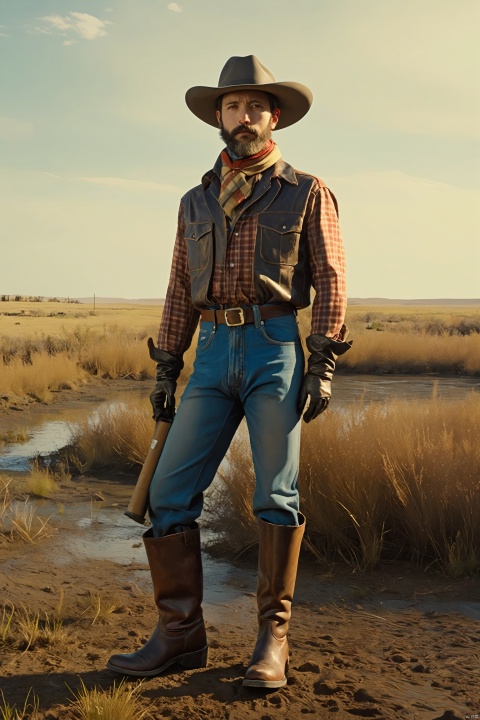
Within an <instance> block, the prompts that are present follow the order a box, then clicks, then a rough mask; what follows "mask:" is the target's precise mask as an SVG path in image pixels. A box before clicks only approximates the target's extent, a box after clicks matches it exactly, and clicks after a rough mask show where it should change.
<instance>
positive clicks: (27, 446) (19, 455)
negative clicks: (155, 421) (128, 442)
mask: <svg viewBox="0 0 480 720" xmlns="http://www.w3.org/2000/svg"><path fill="white" fill-rule="evenodd" d="M145 392H146V391H145V390H136V389H133V390H129V391H128V392H127V391H124V392H118V393H115V399H113V400H106V401H103V402H101V403H96V404H94V405H93V406H92V403H88V404H86V405H84V404H83V403H82V404H81V406H80V407H78V408H76V409H72V408H69V409H68V410H63V411H55V414H56V419H55V420H52V419H51V418H52V415H53V412H54V410H53V409H51V410H50V411H49V412H46V413H45V414H40V415H39V416H37V417H36V419H35V425H34V426H33V427H32V428H27V431H28V432H29V434H30V439H29V440H27V442H24V443H12V444H9V445H6V446H4V447H2V448H1V449H0V472H16V473H26V472H28V471H29V469H30V463H31V460H32V458H34V457H36V456H37V455H42V456H46V455H49V454H51V453H54V452H56V451H57V450H60V449H61V448H62V447H65V445H67V444H68V443H69V442H70V440H71V438H72V432H73V430H74V429H75V427H76V425H78V424H79V423H81V422H84V421H85V420H95V419H96V418H98V416H99V415H100V414H101V413H102V412H104V411H106V410H108V409H113V408H120V407H122V406H125V405H128V404H129V403H136V402H138V401H139V400H143V399H144V398H145Z"/></svg>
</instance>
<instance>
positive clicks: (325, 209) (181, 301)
mask: <svg viewBox="0 0 480 720" xmlns="http://www.w3.org/2000/svg"><path fill="white" fill-rule="evenodd" d="M296 172H298V171H296ZM315 181H316V182H315V184H314V186H313V189H312V192H311V193H310V197H309V199H308V204H307V212H306V215H305V222H306V223H307V235H306V237H307V244H308V255H309V262H310V268H311V273H312V285H313V288H314V289H315V297H314V300H313V306H312V325H311V333H312V334H319V335H326V336H327V337H331V338H334V339H343V336H344V332H345V326H344V325H343V321H344V316H345V310H346V304H347V296H346V288H345V256H344V250H343V243H342V238H341V235H340V229H339V226H338V218H337V211H336V201H335V199H334V197H333V195H332V193H331V192H330V190H329V189H328V188H327V187H326V186H325V184H324V183H323V182H322V180H320V179H318V178H315ZM257 219H258V218H257V216H256V215H253V216H248V217H242V216H240V217H239V219H238V220H237V223H236V225H235V232H234V234H233V237H232V240H231V241H230V242H229V245H228V248H227V255H226V262H225V266H221V267H220V266H218V265H217V266H215V268H214V271H213V278H212V285H211V292H212V295H213V298H212V299H213V300H214V303H215V304H217V303H218V304H221V305H225V306H230V307H236V306H239V305H255V303H256V298H255V289H254V282H253V273H252V268H253V263H254V251H255V240H256V237H257ZM184 235H185V217H184V213H183V206H182V204H181V205H180V210H179V213H178V226H177V236H176V239H175V247H174V250H173V260H172V269H171V273H170V281H169V285H168V290H167V297H166V301H165V307H164V309H163V315H162V321H161V323H160V330H159V334H158V347H159V348H161V349H162V350H166V351H167V352H170V353H173V354H175V355H182V354H183V353H184V352H185V350H187V348H188V347H189V345H190V343H191V341H192V337H193V334H194V332H195V329H196V326H197V324H198V319H199V315H200V311H199V310H198V308H195V307H194V306H193V305H192V300H191V294H190V276H189V273H188V256H187V247H186V243H185V239H184Z"/></svg>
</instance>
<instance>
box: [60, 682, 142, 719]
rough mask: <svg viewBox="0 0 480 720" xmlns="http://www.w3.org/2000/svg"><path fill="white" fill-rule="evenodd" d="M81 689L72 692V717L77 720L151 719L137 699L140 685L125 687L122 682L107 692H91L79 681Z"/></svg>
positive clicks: (95, 688)
mask: <svg viewBox="0 0 480 720" xmlns="http://www.w3.org/2000/svg"><path fill="white" fill-rule="evenodd" d="M80 683H81V689H80V690H79V691H77V692H73V691H72V692H73V695H74V697H75V701H74V702H73V704H72V711H73V717H75V718H78V720H120V718H121V720H142V718H147V717H151V716H150V715H149V713H148V711H147V710H145V709H142V707H141V704H140V702H139V699H138V694H139V691H140V688H141V683H139V684H137V685H134V686H132V685H127V684H126V683H125V682H124V681H122V682H121V683H120V684H119V685H116V684H115V683H114V684H113V686H112V687H111V688H109V689H108V690H103V689H102V688H97V687H94V688H93V689H91V690H88V688H87V687H86V686H85V684H84V682H83V680H80Z"/></svg>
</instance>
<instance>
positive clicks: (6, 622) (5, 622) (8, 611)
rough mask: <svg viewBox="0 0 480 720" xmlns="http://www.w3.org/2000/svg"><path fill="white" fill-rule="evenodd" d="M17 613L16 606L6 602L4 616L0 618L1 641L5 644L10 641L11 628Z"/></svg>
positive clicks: (3, 610) (3, 609)
mask: <svg viewBox="0 0 480 720" xmlns="http://www.w3.org/2000/svg"><path fill="white" fill-rule="evenodd" d="M14 613H15V608H14V606H13V605H12V604H11V603H9V602H6V603H5V604H4V606H3V607H2V616H1V618H0V641H1V642H2V643H3V644H4V643H6V642H7V641H8V640H9V639H10V628H11V625H12V620H13V616H14Z"/></svg>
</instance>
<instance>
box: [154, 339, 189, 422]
mask: <svg viewBox="0 0 480 720" xmlns="http://www.w3.org/2000/svg"><path fill="white" fill-rule="evenodd" d="M147 343H148V350H149V352H150V357H151V358H152V360H156V361H157V370H156V373H155V379H156V383H155V387H154V388H153V390H152V392H151V393H150V402H151V403H152V408H153V419H154V420H164V421H166V422H172V420H173V417H174V415H175V391H176V389H177V380H178V376H179V375H180V372H181V370H182V368H183V360H182V358H181V357H178V356H177V355H172V354H171V353H169V352H166V350H160V349H159V348H157V347H155V345H154V343H153V340H152V338H148V341H147Z"/></svg>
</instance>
